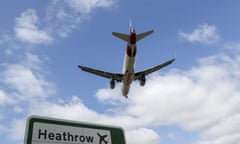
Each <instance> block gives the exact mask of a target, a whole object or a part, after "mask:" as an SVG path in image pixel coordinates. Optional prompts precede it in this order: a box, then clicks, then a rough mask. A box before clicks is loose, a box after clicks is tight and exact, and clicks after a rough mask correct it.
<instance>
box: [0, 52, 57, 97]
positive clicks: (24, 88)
mask: <svg viewBox="0 0 240 144" xmlns="http://www.w3.org/2000/svg"><path fill="white" fill-rule="evenodd" d="M42 62H43V60H40V58H39V56H38V55H34V54H31V53H26V54H25V59H23V60H22V61H19V62H18V63H16V64H4V68H5V69H4V70H3V71H2V72H1V75H0V79H1V82H2V83H3V84H6V85H7V86H8V88H9V89H8V90H12V91H13V92H14V94H11V96H10V98H14V99H15V97H16V99H18V100H20V99H21V100H28V99H31V98H46V97H48V96H50V95H52V94H54V93H55V87H54V84H52V83H50V82H48V81H47V80H45V78H44V76H43V75H42ZM16 99H15V100H16Z"/></svg>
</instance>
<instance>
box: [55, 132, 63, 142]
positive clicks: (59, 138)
mask: <svg viewBox="0 0 240 144" xmlns="http://www.w3.org/2000/svg"><path fill="white" fill-rule="evenodd" d="M56 140H57V141H61V140H62V135H61V134H60V133H56Z"/></svg>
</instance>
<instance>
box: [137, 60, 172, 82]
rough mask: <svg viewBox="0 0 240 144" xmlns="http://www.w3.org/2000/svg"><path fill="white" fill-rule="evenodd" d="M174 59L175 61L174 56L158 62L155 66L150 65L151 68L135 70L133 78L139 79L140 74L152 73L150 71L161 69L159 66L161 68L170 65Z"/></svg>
mask: <svg viewBox="0 0 240 144" xmlns="http://www.w3.org/2000/svg"><path fill="white" fill-rule="evenodd" d="M174 61H175V58H174V59H171V60H169V61H166V62H164V63H162V64H160V65H157V66H155V67H152V68H150V69H147V70H144V71H140V72H137V73H135V77H134V80H138V79H141V78H142V76H146V75H148V74H150V73H152V72H155V71H157V70H159V69H161V68H163V67H165V66H168V65H170V64H171V63H173V62H174Z"/></svg>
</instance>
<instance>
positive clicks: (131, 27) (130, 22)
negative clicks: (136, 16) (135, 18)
mask: <svg viewBox="0 0 240 144" xmlns="http://www.w3.org/2000/svg"><path fill="white" fill-rule="evenodd" d="M129 29H130V33H132V32H133V26H132V21H131V18H130V17H129Z"/></svg>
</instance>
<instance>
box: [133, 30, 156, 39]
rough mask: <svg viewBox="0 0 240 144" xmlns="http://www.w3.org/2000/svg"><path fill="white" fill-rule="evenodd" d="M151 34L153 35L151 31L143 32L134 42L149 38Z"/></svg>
mask: <svg viewBox="0 0 240 144" xmlns="http://www.w3.org/2000/svg"><path fill="white" fill-rule="evenodd" d="M152 33H153V30H151V31H147V32H144V33H140V34H138V35H137V38H136V40H137V41H140V40H141V39H143V38H145V37H146V36H149V35H150V34H152Z"/></svg>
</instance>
